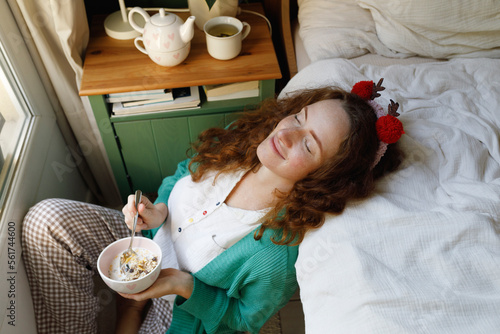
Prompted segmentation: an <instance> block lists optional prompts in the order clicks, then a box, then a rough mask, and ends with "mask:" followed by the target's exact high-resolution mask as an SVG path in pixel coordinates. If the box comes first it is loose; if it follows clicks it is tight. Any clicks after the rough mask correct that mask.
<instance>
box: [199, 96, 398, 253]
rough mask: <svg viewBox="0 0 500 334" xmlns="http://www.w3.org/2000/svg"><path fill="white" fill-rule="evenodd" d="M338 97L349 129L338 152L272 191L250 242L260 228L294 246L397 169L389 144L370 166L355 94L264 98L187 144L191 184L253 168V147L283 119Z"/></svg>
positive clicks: (368, 134) (367, 116)
mask: <svg viewBox="0 0 500 334" xmlns="http://www.w3.org/2000/svg"><path fill="white" fill-rule="evenodd" d="M327 99H338V100H340V101H341V103H342V106H343V108H344V110H345V111H346V113H347V115H348V116H349V120H350V131H349V134H348V136H347V138H346V139H345V140H344V141H343V142H342V144H341V145H340V148H339V151H338V153H337V154H336V155H335V156H334V157H333V158H331V159H330V160H329V161H327V162H326V163H325V164H324V165H323V166H322V167H320V168H319V169H317V170H316V171H314V172H312V173H310V174H309V175H308V176H307V177H305V178H304V179H303V180H301V181H298V182H296V184H295V185H294V187H293V188H292V190H291V191H290V192H289V193H286V194H281V193H278V194H277V195H278V201H277V204H276V206H275V207H273V208H272V209H271V210H270V211H269V212H268V213H267V214H266V216H265V217H264V219H263V223H262V225H261V228H260V229H259V230H258V231H257V233H256V235H255V238H256V239H260V238H261V237H262V234H263V232H264V229H266V228H273V229H277V230H282V233H279V234H276V236H275V238H274V239H273V241H274V242H275V243H278V244H298V243H300V242H301V241H302V240H303V238H304V235H305V234H306V232H307V231H308V230H310V229H313V228H318V227H320V226H321V225H322V224H323V222H324V214H325V212H328V213H336V214H338V213H341V212H342V211H343V210H344V208H345V206H346V204H347V202H348V201H350V200H353V199H361V198H364V197H366V196H368V195H369V194H370V193H371V191H372V190H373V187H374V180H375V179H376V178H377V177H379V176H381V175H383V174H385V173H386V172H388V171H391V170H394V169H396V168H397V167H398V165H399V163H400V161H401V152H400V151H399V150H398V149H397V147H395V145H390V146H389V149H388V151H387V152H386V154H385V156H384V158H383V159H382V161H381V162H380V163H379V164H377V166H376V167H375V168H372V167H371V166H372V162H373V161H374V159H375V154H376V152H377V149H378V139H377V133H376V130H375V123H376V121H377V117H376V115H375V113H374V112H373V109H372V108H371V107H370V105H368V104H367V103H366V101H364V100H363V99H362V98H360V97H359V96H357V95H356V94H352V93H349V92H346V91H343V90H341V89H336V88H331V87H323V88H317V89H308V90H302V91H300V92H295V93H292V94H290V95H288V96H286V97H284V98H281V99H268V100H265V101H264V102H263V103H262V104H261V105H260V107H259V108H258V109H256V110H254V111H251V112H246V113H244V114H243V115H242V116H241V117H240V118H239V119H238V120H237V121H235V122H234V123H233V124H231V125H230V126H229V127H228V128H226V129H221V128H211V129H208V130H206V131H204V132H203V133H201V134H200V136H199V140H198V141H197V142H196V143H195V144H194V145H193V148H194V150H195V152H196V155H195V156H194V157H193V159H192V160H191V163H190V170H191V173H192V177H193V180H194V181H195V182H196V181H198V180H200V179H201V178H202V177H203V175H205V173H206V172H208V171H218V173H226V172H231V171H233V170H235V169H238V168H245V169H248V170H252V169H258V168H259V166H260V162H259V159H258V157H257V153H256V152H257V147H258V146H259V144H260V143H261V142H262V141H263V140H264V139H265V138H266V137H267V136H268V135H269V134H270V133H271V131H272V130H273V129H274V127H275V126H276V125H277V124H278V122H279V121H281V120H282V119H283V118H284V117H286V116H288V115H292V114H296V113H298V112H300V111H301V110H302V108H304V107H305V106H308V105H311V104H313V103H316V102H318V101H322V100H327Z"/></svg>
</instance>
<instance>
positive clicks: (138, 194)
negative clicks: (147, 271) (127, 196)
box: [120, 190, 142, 272]
mask: <svg viewBox="0 0 500 334" xmlns="http://www.w3.org/2000/svg"><path fill="white" fill-rule="evenodd" d="M141 198H142V191H140V190H137V191H136V192H135V203H134V205H135V210H136V211H135V216H134V225H133V227H132V233H131V237H130V245H129V246H128V249H127V250H126V251H124V252H123V253H122V255H121V257H120V268H123V266H125V265H126V264H127V262H129V261H130V259H131V258H132V257H133V256H139V255H138V254H137V253H136V252H135V251H134V250H133V249H132V243H133V242H134V235H135V228H136V227H137V218H139V203H141ZM123 271H125V272H126V271H128V270H123Z"/></svg>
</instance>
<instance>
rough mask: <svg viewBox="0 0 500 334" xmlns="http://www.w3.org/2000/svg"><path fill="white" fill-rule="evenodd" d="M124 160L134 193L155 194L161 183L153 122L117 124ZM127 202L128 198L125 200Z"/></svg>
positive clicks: (116, 128)
mask: <svg viewBox="0 0 500 334" xmlns="http://www.w3.org/2000/svg"><path fill="white" fill-rule="evenodd" d="M115 130H116V134H117V135H118V137H119V140H120V144H121V148H122V155H123V160H124V162H125V166H126V169H127V172H128V175H129V177H130V179H131V181H132V187H133V188H134V189H131V190H132V191H135V190H137V189H140V190H142V191H143V192H145V193H148V192H155V191H156V190H158V186H159V185H160V183H161V180H162V176H161V172H160V167H159V162H158V157H157V154H156V150H157V149H156V144H155V138H154V136H153V130H152V128H151V121H139V122H130V123H127V122H124V123H119V124H115ZM124 200H126V198H124Z"/></svg>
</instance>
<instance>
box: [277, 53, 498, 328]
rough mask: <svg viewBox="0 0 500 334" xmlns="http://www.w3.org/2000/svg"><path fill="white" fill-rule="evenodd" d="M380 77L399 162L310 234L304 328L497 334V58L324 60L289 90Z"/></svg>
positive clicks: (302, 254) (304, 267)
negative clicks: (396, 121)
mask: <svg viewBox="0 0 500 334" xmlns="http://www.w3.org/2000/svg"><path fill="white" fill-rule="evenodd" d="M380 77H383V78H384V86H385V87H386V90H385V91H384V92H382V96H381V98H379V99H378V102H379V103H380V104H381V105H387V104H388V102H389V99H393V100H395V101H398V102H399V103H400V112H401V116H400V119H401V120H402V122H403V123H404V126H405V131H406V134H405V135H403V137H402V139H401V140H400V144H401V147H402V149H403V150H404V152H405V154H406V158H405V160H404V163H403V164H402V166H401V168H400V169H399V170H398V171H397V172H395V173H393V174H391V175H389V176H387V177H385V178H383V179H382V180H380V181H379V182H378V185H377V188H376V192H375V194H374V195H373V196H371V197H370V198H369V199H367V200H364V201H361V202H359V203H353V204H351V205H350V206H349V207H348V208H347V209H346V210H345V212H344V213H343V214H342V215H340V216H328V217H327V221H326V223H325V225H324V226H323V227H321V228H320V229H319V230H315V231H312V232H310V233H308V235H307V236H306V238H305V240H304V242H303V243H302V244H301V246H300V248H299V258H298V261H297V264H296V268H297V275H298V281H299V285H300V297H301V300H302V303H303V308H304V314H305V323H306V333H309V334H311V333H322V334H323V333H383V334H387V333H397V334H404V333H440V334H443V333H453V334H457V333H474V334H477V333H499V332H500V311H499V310H500V223H499V222H500V149H499V137H500V130H499V129H500V60H488V59H477V60H474V59H461V60H460V59H456V60H451V61H448V62H442V63H426V64H415V65H405V66H401V65H394V66H388V67H377V66H372V65H361V66H360V67H357V66H356V65H354V64H353V63H352V62H350V61H348V60H340V59H332V60H323V61H318V62H315V63H313V64H311V65H310V66H308V67H306V68H305V69H303V70H302V71H300V72H299V73H298V74H297V75H296V76H295V77H294V78H293V79H292V80H291V81H290V82H289V84H288V85H287V86H286V87H285V89H284V91H283V92H282V93H281V95H283V94H286V93H287V92H292V91H295V90H298V89H300V88H303V87H312V86H321V85H337V86H340V87H342V88H344V89H348V90H350V87H352V85H353V84H354V83H356V82H357V81H360V80H374V81H376V80H378V79H379V78H380Z"/></svg>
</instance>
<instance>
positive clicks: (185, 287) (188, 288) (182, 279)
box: [120, 268, 194, 301]
mask: <svg viewBox="0 0 500 334" xmlns="http://www.w3.org/2000/svg"><path fill="white" fill-rule="evenodd" d="M193 287H194V279H193V276H191V274H189V273H186V272H184V271H180V270H177V269H173V268H167V269H162V270H161V272H160V275H159V276H158V278H157V279H156V281H155V282H154V283H153V285H151V286H150V287H149V288H148V289H146V290H144V291H142V292H139V293H135V294H125V293H120V295H121V296H122V297H124V298H129V299H133V300H136V301H143V300H147V299H150V298H160V297H162V296H165V295H179V296H182V297H184V298H186V299H189V297H191V294H192V293H193Z"/></svg>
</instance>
